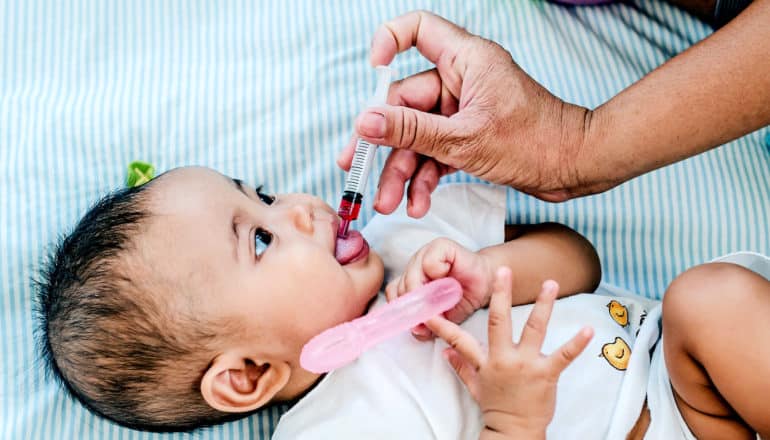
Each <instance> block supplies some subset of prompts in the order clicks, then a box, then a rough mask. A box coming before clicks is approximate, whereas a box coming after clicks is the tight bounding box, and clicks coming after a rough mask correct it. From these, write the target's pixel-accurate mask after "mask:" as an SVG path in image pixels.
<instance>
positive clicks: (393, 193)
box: [374, 150, 420, 214]
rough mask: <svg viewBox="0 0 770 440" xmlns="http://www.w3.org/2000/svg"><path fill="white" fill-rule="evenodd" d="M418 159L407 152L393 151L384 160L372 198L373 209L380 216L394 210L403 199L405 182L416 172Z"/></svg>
mask: <svg viewBox="0 0 770 440" xmlns="http://www.w3.org/2000/svg"><path fill="white" fill-rule="evenodd" d="M419 162H420V158H419V156H418V155H417V153H414V152H412V151H408V150H393V151H391V152H390V155H389V156H388V158H387V159H386V160H385V165H384V166H383V167H382V174H380V184H379V188H378V189H377V195H376V196H375V198H374V209H376V210H377V212H380V213H382V214H390V213H392V212H393V211H395V210H396V208H397V207H398V205H399V203H401V199H402V198H403V197H404V189H405V187H406V182H407V181H408V180H409V179H411V178H412V175H413V174H414V172H415V171H416V170H417V166H418V165H419Z"/></svg>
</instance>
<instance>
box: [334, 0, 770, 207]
mask: <svg viewBox="0 0 770 440" xmlns="http://www.w3.org/2000/svg"><path fill="white" fill-rule="evenodd" d="M769 21H770V0H754V1H753V2H752V3H751V5H750V6H749V7H748V8H746V10H745V11H744V12H743V13H741V14H740V15H739V16H738V17H737V18H735V19H734V20H733V21H731V22H730V23H729V24H728V25H727V26H725V27H723V28H721V29H719V30H718V31H717V32H714V33H713V34H712V35H711V36H709V37H707V38H705V39H703V40H701V41H700V42H698V43H697V44H695V45H694V46H693V47H691V48H689V49H688V50H686V51H684V52H682V53H680V54H679V55H677V56H675V57H673V58H671V59H670V60H669V61H667V62H666V63H665V64H663V65H662V66H660V67H658V68H657V69H655V70H654V71H652V72H650V73H649V74H648V75H646V76H645V77H644V78H642V79H641V80H639V81H638V82H636V83H634V84H633V85H631V86H629V87H628V88H626V89H625V90H623V91H622V92H620V93H619V94H618V95H616V96H614V97H613V98H611V99H610V100H609V101H607V102H606V103H604V104H602V105H601V106H599V107H598V108H596V109H595V110H591V111H589V110H587V109H585V108H582V107H579V106H575V105H571V104H567V103H564V102H563V101H561V100H559V99H558V98H556V97H554V96H553V95H551V94H550V93H549V92H548V91H547V90H545V89H544V88H543V87H542V86H540V85H539V84H537V83H536V82H535V81H534V80H533V79H532V78H530V77H529V76H528V75H527V74H526V73H525V72H524V71H523V70H522V69H521V68H519V66H517V65H516V63H514V62H513V60H512V59H511V56H510V54H508V52H506V51H505V50H504V49H503V48H501V47H500V46H498V45H497V44H495V43H493V42H490V41H487V40H485V39H483V38H480V37H478V36H475V35H472V34H470V33H468V32H466V31H465V30H463V29H461V28H459V27H457V26H456V25H454V24H452V23H450V22H448V21H446V20H444V19H442V18H440V17H437V16H435V15H432V14H430V13H428V12H412V13H409V14H406V15H403V16H401V17H398V18H396V19H394V20H392V21H389V22H387V23H386V24H384V25H383V26H381V27H380V28H379V29H378V30H377V31H376V33H375V35H374V39H373V42H372V50H371V60H370V61H371V62H372V64H375V65H377V64H388V63H390V61H392V60H393V58H394V57H395V55H396V54H397V53H399V52H403V51H405V50H407V49H409V48H410V47H412V46H416V47H417V49H418V50H419V51H420V53H422V54H423V55H424V56H425V57H426V58H427V59H428V60H430V61H431V62H433V63H434V64H435V65H436V68H435V69H433V70H429V71H427V72H422V73H419V74H417V75H413V76H410V77H408V78H405V79H403V80H401V81H399V82H397V83H396V84H394V86H393V87H391V92H390V96H389V99H388V103H389V104H390V105H389V106H384V107H379V108H371V109H367V110H366V111H365V112H364V113H363V114H361V115H360V116H359V117H358V119H357V121H356V131H357V135H358V136H360V137H362V138H363V139H366V140H367V141H369V142H374V143H377V144H380V145H389V146H393V147H395V150H394V151H393V152H392V153H391V155H390V157H389V158H388V161H387V162H386V164H385V167H384V170H383V173H382V175H381V177H380V188H379V191H378V195H377V199H376V201H375V209H377V210H378V211H380V212H382V213H390V212H392V211H393V210H394V209H395V208H396V206H397V205H398V203H399V202H400V201H401V198H402V197H403V194H404V187H405V185H406V182H407V181H410V183H409V190H408V191H409V193H408V198H409V200H410V203H409V205H408V208H407V212H408V213H409V215H411V216H413V217H420V216H422V215H424V214H425V213H426V212H427V210H428V208H429V207H430V194H431V192H432V191H433V189H434V188H435V187H436V185H437V184H438V180H439V178H440V177H441V176H442V175H444V174H446V173H448V172H451V171H452V170H454V169H462V170H464V171H467V172H469V173H471V174H474V175H476V176H478V177H481V178H483V179H486V180H489V181H492V182H495V183H500V184H505V185H509V186H511V187H513V188H516V189H518V190H521V191H524V192H527V193H529V194H532V195H535V196H537V197H540V198H542V199H544V200H549V201H562V200H566V199H568V198H571V197H575V196H579V195H586V194H592V193H596V192H601V191H604V190H607V189H609V188H612V187H613V186H615V185H618V184H620V183H622V182H624V181H626V180H628V179H631V178H633V177H636V176H638V175H641V174H644V173H646V172H649V171H652V170H654V169H657V168H660V167H662V166H665V165H668V164H671V163H674V162H677V161H680V160H683V159H685V158H688V157H691V156H694V155H696V154H700V153H702V152H704V151H707V150H709V149H711V148H714V147H716V146H719V145H721V144H723V143H725V142H727V141H730V140H732V139H735V138H737V137H739V136H742V135H744V134H746V133H749V132H751V131H753V130H756V129H758V128H761V127H764V126H766V125H768V124H770V106H768V105H767V102H768V100H769V99H770V75H767V72H768V71H770V56H768V55H769V54H770V26H767V23H768V22H769ZM736 42H741V44H736ZM352 155H353V144H352V143H351V144H350V145H348V147H346V148H345V149H344V150H343V152H342V153H341V154H340V156H339V158H338V164H339V165H340V166H342V167H343V168H345V169H347V168H348V167H349V165H350V161H351V158H352Z"/></svg>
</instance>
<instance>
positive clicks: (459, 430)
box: [274, 185, 657, 439]
mask: <svg viewBox="0 0 770 440" xmlns="http://www.w3.org/2000/svg"><path fill="white" fill-rule="evenodd" d="M433 203H434V208H433V209H432V210H431V214H430V215H429V216H427V217H426V218H425V219H424V220H423V221H419V222H418V221H415V220H412V219H409V218H407V217H406V216H405V215H404V211H403V206H402V207H401V208H400V210H399V212H398V213H396V214H394V215H392V216H389V217H378V218H375V219H373V220H372V222H371V223H370V224H369V226H367V228H366V229H365V230H364V235H365V236H366V237H367V239H368V240H370V242H371V244H372V247H373V248H374V249H376V250H378V251H379V252H381V254H382V256H383V260H384V261H385V263H386V265H387V266H388V268H389V269H390V272H391V273H392V274H395V273H400V271H401V270H402V269H403V267H404V265H405V264H406V262H407V261H408V258H409V256H411V254H412V253H414V251H416V250H417V249H419V247H421V246H422V245H423V244H425V243H427V242H428V241H430V240H431V239H433V238H436V237H438V236H448V237H450V238H453V239H456V240H458V241H460V242H461V243H462V244H464V245H465V246H468V247H469V248H471V249H478V248H480V247H483V246H487V245H490V244H495V243H499V242H501V241H502V240H503V226H504V209H503V208H504V198H503V197H502V193H501V192H499V191H498V190H496V189H493V188H491V187H485V186H480V185H471V186H450V187H444V188H441V189H440V190H439V191H438V192H437V193H436V195H435V196H434V199H433ZM458 228H459V229H458ZM599 293H603V294H610V293H612V290H611V288H609V287H605V286H603V287H602V288H601V289H600V291H599ZM613 299H615V300H617V298H614V297H608V296H604V295H600V294H594V295H576V296H572V297H569V298H566V299H563V300H560V301H558V302H557V304H556V306H555V307H554V310H553V314H552V319H551V322H552V323H553V325H551V326H550V327H549V329H548V335H547V337H546V340H545V342H544V346H543V351H544V352H545V353H550V352H552V351H553V350H555V349H556V348H558V347H559V346H560V345H561V344H563V343H564V342H566V341H567V340H568V339H569V338H571V337H572V336H573V335H574V334H575V333H576V332H577V331H578V330H579V329H580V328H581V327H582V326H584V325H586V324H590V325H592V326H593V327H594V330H595V336H594V339H593V340H592V341H591V343H590V344H589V346H588V347H587V349H586V350H585V352H584V353H583V354H582V355H581V356H579V357H578V359H577V360H576V361H575V362H574V363H573V365H571V366H570V367H569V368H567V370H565V372H564V373H563V374H562V376H561V379H560V382H559V386H558V391H557V393H558V394H557V405H556V413H555V417H554V420H553V422H552V423H551V425H550V426H549V428H548V436H549V438H580V439H592V438H596V439H600V438H605V437H606V436H607V433H608V432H609V429H610V423H611V421H612V420H611V417H610V416H609V415H611V414H613V411H614V410H615V407H616V401H617V399H618V396H619V395H623V393H622V392H621V388H628V387H630V385H631V384H636V385H637V387H638V392H637V393H636V395H635V396H633V395H634V393H632V392H626V393H625V394H628V395H629V396H632V397H635V398H636V400H638V402H636V404H635V406H636V407H638V409H641V404H642V402H643V401H644V392H645V389H646V379H647V371H646V368H647V367H648V364H649V356H647V357H646V358H644V357H642V356H639V357H638V358H639V359H640V360H643V361H644V362H637V357H636V354H635V355H634V356H631V363H630V364H629V366H628V368H629V370H634V369H636V368H637V367H638V369H639V377H638V378H637V377H636V373H634V374H630V373H624V371H621V370H619V369H617V368H616V367H613V366H612V365H611V364H610V363H609V361H608V360H607V359H606V358H605V357H602V356H601V353H602V347H603V345H605V344H607V343H615V342H616V338H622V339H623V340H624V341H625V342H626V343H627V344H628V345H629V346H633V347H634V348H633V352H635V351H636V350H637V347H636V345H635V344H634V341H635V339H636V334H637V331H639V332H640V334H642V335H645V334H648V333H649V334H651V336H652V337H651V338H650V340H651V341H653V342H652V343H654V341H655V340H657V331H652V330H649V329H651V328H653V327H655V330H657V327H656V326H640V321H642V319H643V316H644V314H645V310H646V309H647V307H648V306H649V304H650V302H649V301H648V300H644V299H642V298H639V299H638V300H635V299H632V298H621V299H622V301H620V302H621V303H622V305H623V306H625V307H626V309H627V311H628V315H629V320H628V324H627V325H626V326H625V327H622V326H621V325H619V323H618V322H616V321H615V320H614V319H613V318H612V316H611V315H610V313H609V312H608V310H609V309H608V303H609V302H610V301H611V300H613ZM383 301H384V300H383V299H382V298H380V300H379V302H378V305H379V304H381V303H382V302H383ZM375 307H376V306H375ZM531 309H532V306H531V305H526V306H519V307H513V308H512V309H511V317H512V320H513V327H514V328H513V338H514V340H518V338H519V335H520V333H521V330H522V327H523V326H524V324H525V322H526V319H527V317H528V316H529V312H530V310H531ZM462 327H463V328H464V329H465V330H466V331H468V332H470V333H471V334H473V335H474V336H475V337H476V338H477V339H478V340H479V341H481V342H482V343H486V341H487V311H486V310H480V311H478V312H477V313H475V314H474V315H473V316H472V317H471V318H470V319H468V320H467V321H466V322H465V323H463V324H462ZM644 345H645V349H644V350H641V351H642V352H643V353H644V354H646V353H645V352H646V351H647V350H649V348H648V347H647V346H648V345H649V342H645V343H644ZM444 348H446V344H445V343H444V342H443V341H440V340H437V341H434V342H418V341H416V340H415V339H414V338H412V336H411V335H410V334H408V332H405V333H403V334H401V335H399V336H398V337H395V338H393V339H391V340H388V341H386V342H384V343H383V344H380V345H378V346H376V347H375V348H373V349H372V350H370V351H368V352H366V353H364V354H363V355H362V356H361V357H360V358H359V359H358V360H357V361H356V362H354V363H352V364H350V365H348V366H346V367H344V368H342V369H339V370H336V371H334V372H332V373H329V374H328V375H327V376H326V377H325V378H324V379H323V380H321V382H320V383H319V384H318V385H317V386H316V387H315V388H314V389H313V390H312V391H310V392H309V393H308V394H307V395H306V396H305V397H304V398H302V399H301V400H300V401H299V402H298V403H297V404H296V405H295V406H294V407H293V408H292V409H291V410H289V412H287V413H286V414H285V415H284V416H283V417H282V418H281V420H280V422H279V424H278V427H277V430H276V432H275V434H274V438H276V439H316V438H317V439H327V438H335V439H339V438H383V439H392V438H419V439H424V438H425V439H427V438H435V439H456V438H460V439H466V438H468V439H470V438H476V437H477V436H478V433H479V431H480V430H481V428H482V425H481V414H480V411H479V409H478V406H477V405H476V404H475V402H474V401H473V400H472V398H471V397H470V395H469V394H468V393H467V391H466V390H465V388H464V386H463V384H462V383H461V382H460V381H459V379H458V378H457V377H456V376H455V374H454V372H453V371H452V369H451V367H450V366H449V364H448V363H447V362H446V360H445V359H444V358H443V357H442V351H443V349H444ZM636 364H641V365H638V366H636ZM628 377H634V379H633V380H629V379H626V378H628ZM640 396H641V399H640ZM627 407H628V408H631V407H634V405H633V404H631V405H627ZM638 414H639V411H638V410H637V412H636V415H637V416H638ZM634 421H635V419H634Z"/></svg>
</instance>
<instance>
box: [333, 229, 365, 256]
mask: <svg viewBox="0 0 770 440" xmlns="http://www.w3.org/2000/svg"><path fill="white" fill-rule="evenodd" d="M363 245H364V237H362V236H361V233H360V232H358V231H356V230H353V229H351V230H350V231H348V236H347V237H345V238H342V237H337V247H336V248H335V249H334V258H336V259H337V262H338V263H340V264H347V263H349V262H350V261H351V260H352V259H353V258H355V257H356V256H357V255H358V254H359V253H360V252H361V248H362V247H363Z"/></svg>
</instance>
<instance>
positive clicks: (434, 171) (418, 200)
mask: <svg viewBox="0 0 770 440" xmlns="http://www.w3.org/2000/svg"><path fill="white" fill-rule="evenodd" d="M442 168H443V167H441V166H440V165H439V164H438V162H436V161H435V160H433V159H431V158H424V159H423V160H422V163H421V164H420V165H419V167H418V169H417V172H415V173H414V175H413V176H412V179H411V181H410V182H409V190H408V198H409V200H408V202H407V205H406V212H407V214H408V215H409V216H410V217H413V218H420V217H422V216H424V215H425V214H427V213H428V210H429V209H430V195H431V193H433V191H434V190H435V189H436V187H437V186H438V181H439V179H440V178H441V170H442Z"/></svg>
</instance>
